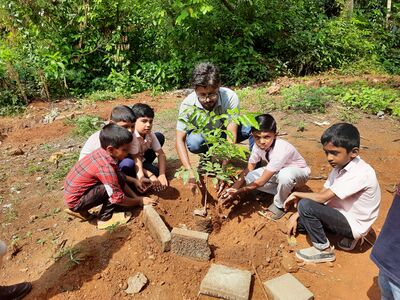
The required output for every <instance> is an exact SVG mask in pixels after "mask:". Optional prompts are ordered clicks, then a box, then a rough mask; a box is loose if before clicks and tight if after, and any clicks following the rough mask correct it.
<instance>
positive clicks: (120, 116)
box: [110, 105, 136, 123]
mask: <svg viewBox="0 0 400 300" xmlns="http://www.w3.org/2000/svg"><path fill="white" fill-rule="evenodd" d="M110 120H111V121H113V122H114V123H118V122H131V123H135V122H136V117H135V114H134V113H133V111H132V109H131V108H130V107H129V106H126V105H118V106H115V107H114V108H113V109H112V111H111V115H110Z"/></svg>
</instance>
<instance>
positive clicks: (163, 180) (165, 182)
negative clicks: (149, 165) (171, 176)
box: [158, 174, 169, 189]
mask: <svg viewBox="0 0 400 300" xmlns="http://www.w3.org/2000/svg"><path fill="white" fill-rule="evenodd" d="M158 181H160V183H161V185H162V186H163V188H164V189H165V188H166V187H167V186H168V185H169V183H168V180H167V177H166V176H165V174H163V175H160V176H158Z"/></svg>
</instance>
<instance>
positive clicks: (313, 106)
mask: <svg viewBox="0 0 400 300" xmlns="http://www.w3.org/2000/svg"><path fill="white" fill-rule="evenodd" d="M282 96H283V99H284V100H283V108H284V109H292V110H295V111H301V112H304V113H314V112H319V113H324V112H325V110H326V107H327V105H328V102H329V101H328V100H329V97H328V94H327V93H326V91H325V89H324V88H314V87H307V86H305V85H294V86H291V87H289V88H285V89H283V90H282Z"/></svg>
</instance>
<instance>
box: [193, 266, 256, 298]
mask: <svg viewBox="0 0 400 300" xmlns="http://www.w3.org/2000/svg"><path fill="white" fill-rule="evenodd" d="M250 284H251V272H250V271H245V270H239V269H233V268H229V267H226V266H223V265H218V264H212V265H211V267H210V269H209V270H208V272H207V274H206V276H205V277H204V279H203V281H202V282H201V284H200V292H199V293H200V294H204V295H208V296H212V297H218V298H222V299H228V300H247V299H249V294H250Z"/></svg>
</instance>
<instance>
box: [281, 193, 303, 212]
mask: <svg viewBox="0 0 400 300" xmlns="http://www.w3.org/2000/svg"><path fill="white" fill-rule="evenodd" d="M299 200H300V198H299V197H297V196H296V192H294V193H291V194H290V195H289V197H287V199H286V200H285V202H284V203H283V208H284V209H285V211H286V210H288V209H289V207H290V205H292V203H293V206H294V207H297V202H299Z"/></svg>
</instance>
